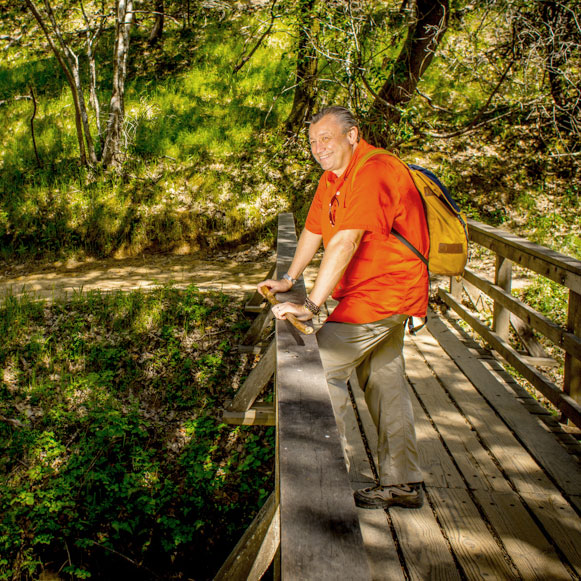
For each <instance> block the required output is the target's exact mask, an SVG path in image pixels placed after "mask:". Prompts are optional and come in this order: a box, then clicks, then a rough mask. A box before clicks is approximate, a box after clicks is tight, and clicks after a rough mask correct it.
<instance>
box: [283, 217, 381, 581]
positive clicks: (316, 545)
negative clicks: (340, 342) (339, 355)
mask: <svg viewBox="0 0 581 581" xmlns="http://www.w3.org/2000/svg"><path fill="white" fill-rule="evenodd" d="M294 245H296V234H295V231H294V222H293V219H292V215H291V214H282V215H281V216H280V218H279V235H278V258H279V260H278V262H277V272H286V270H287V269H288V263H289V262H290V260H292V255H293V252H294ZM301 293H302V296H301ZM285 295H286V296H285ZM285 295H283V298H282V299H281V300H289V299H290V300H293V299H294V300H301V298H304V295H305V291H304V284H297V285H295V286H294V287H293V289H292V292H291V293H285ZM287 297H288V299H287ZM276 340H277V366H276V392H277V423H278V454H277V458H278V467H277V470H278V475H279V487H280V517H281V541H280V568H281V578H282V579H301V580H309V579H312V580H317V581H320V580H326V579H332V580H333V581H335V580H336V579H338V578H340V579H352V580H365V579H370V578H371V576H370V571H369V565H368V563H367V558H366V555H365V549H364V546H363V538H362V535H361V530H360V527H359V520H358V517H357V512H356V510H355V503H354V500H353V492H352V490H351V486H350V483H349V477H348V474H347V470H346V468H345V461H344V458H343V452H342V449H341V443H340V441H339V432H338V430H337V425H336V422H335V417H334V415H333V408H332V404H331V400H330V396H329V390H328V388H327V382H326V379H325V375H324V371H323V366H322V363H321V358H320V356H319V350H318V346H317V341H316V338H315V336H314V335H300V334H299V332H298V331H296V329H294V328H293V327H292V326H290V325H289V324H288V323H287V322H286V321H279V320H277V321H276Z"/></svg>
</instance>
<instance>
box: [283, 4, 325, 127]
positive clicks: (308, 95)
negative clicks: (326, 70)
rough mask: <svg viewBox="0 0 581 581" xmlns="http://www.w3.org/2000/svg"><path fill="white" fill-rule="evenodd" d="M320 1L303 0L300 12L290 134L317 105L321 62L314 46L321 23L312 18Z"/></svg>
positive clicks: (289, 123)
mask: <svg viewBox="0 0 581 581" xmlns="http://www.w3.org/2000/svg"><path fill="white" fill-rule="evenodd" d="M316 4H317V0H301V2H300V8H299V18H298V24H299V40H298V46H297V69H296V74H295V84H296V86H295V93H294V99H293V106H292V110H291V112H290V115H289V116H288V118H287V120H286V122H285V125H286V130H287V131H288V132H289V133H297V132H298V131H299V130H300V128H301V127H302V126H303V125H304V123H305V121H306V120H307V119H308V118H309V117H310V116H311V112H312V110H313V107H314V105H315V96H316V85H317V69H318V58H317V52H316V50H315V42H316V41H317V37H318V34H319V21H318V20H317V19H314V18H313V12H314V10H315V8H316Z"/></svg>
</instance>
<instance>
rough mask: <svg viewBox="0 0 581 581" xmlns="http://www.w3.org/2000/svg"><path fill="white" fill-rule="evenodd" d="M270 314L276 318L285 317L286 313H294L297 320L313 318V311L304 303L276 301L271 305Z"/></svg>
mask: <svg viewBox="0 0 581 581" xmlns="http://www.w3.org/2000/svg"><path fill="white" fill-rule="evenodd" d="M272 314H273V315H274V316H275V317H276V318H277V319H286V315H288V314H291V315H294V316H295V317H296V318H297V319H298V320H299V321H310V320H311V319H312V318H313V313H311V311H309V309H307V307H305V305H297V304H296V303H278V305H274V306H273V307H272Z"/></svg>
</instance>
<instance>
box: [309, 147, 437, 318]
mask: <svg viewBox="0 0 581 581" xmlns="http://www.w3.org/2000/svg"><path fill="white" fill-rule="evenodd" d="M372 149H375V148H374V147H373V146H371V145H369V144H368V143H366V142H365V141H364V140H361V141H360V142H359V144H358V145H357V148H356V149H355V152H354V154H353V157H352V159H351V161H350V163H349V165H348V166H347V169H346V170H345V172H344V173H343V175H342V176H341V177H337V176H336V175H335V174H334V173H333V172H330V171H326V172H325V173H323V175H322V176H321V179H320V181H319V187H318V188H317V192H316V193H315V197H314V199H313V202H312V203H311V208H310V210H309V214H308V216H307V220H306V224H305V227H306V228H307V230H309V231H310V232H313V233H314V234H320V235H322V236H323V243H324V245H325V246H327V244H328V243H329V241H330V240H331V238H332V237H333V236H334V235H335V234H336V232H338V231H339V230H350V229H355V230H365V231H366V232H365V234H364V235H363V238H362V240H361V244H360V245H359V248H358V249H357V252H356V253H355V255H354V256H353V258H352V259H351V262H350V263H349V265H348V266H347V269H346V270H345V273H344V274H343V277H342V278H341V280H340V281H339V283H338V284H337V286H336V287H335V290H334V291H333V298H334V299H337V300H338V301H339V304H338V305H337V307H336V308H335V310H334V311H333V313H332V314H331V316H330V317H329V319H328V320H329V321H339V322H344V323H358V324H364V323H372V322H374V321H379V320H381V319H384V318H386V317H389V316H391V315H395V314H402V315H410V316H414V317H423V316H425V314H426V309H427V306H428V286H429V279H428V270H427V267H426V266H425V264H424V263H423V262H422V261H421V260H419V258H418V257H417V256H415V254H414V253H413V252H412V251H411V250H410V249H409V248H407V247H406V246H405V245H404V244H402V243H401V242H400V241H399V240H398V239H397V238H396V237H395V236H393V235H390V232H391V229H392V227H395V228H396V230H397V231H398V232H399V233H400V234H401V235H402V236H404V237H405V238H406V239H407V240H408V241H409V242H411V243H412V244H413V245H414V246H415V247H416V248H417V249H418V250H419V251H420V252H421V253H422V254H424V255H425V256H427V254H428V249H429V244H430V242H429V237H428V228H427V224H426V218H425V213H424V208H423V204H422V200H421V197H420V194H419V193H418V191H417V189H416V187H415V185H414V183H413V180H412V178H411V176H410V174H409V172H408V170H407V168H406V167H405V165H404V164H403V163H402V162H400V161H399V160H397V159H395V158H393V157H391V156H387V155H377V156H374V157H372V158H371V159H369V160H368V161H367V162H366V163H365V164H364V165H363V167H361V168H360V169H359V171H358V173H357V176H356V183H355V184H352V183H351V180H350V174H351V172H352V170H353V169H354V167H355V166H356V164H357V161H358V160H359V159H361V157H363V156H364V155H365V154H366V153H367V152H368V151H370V150H372ZM330 213H331V214H332V219H333V221H334V225H333V224H332V223H331V217H330Z"/></svg>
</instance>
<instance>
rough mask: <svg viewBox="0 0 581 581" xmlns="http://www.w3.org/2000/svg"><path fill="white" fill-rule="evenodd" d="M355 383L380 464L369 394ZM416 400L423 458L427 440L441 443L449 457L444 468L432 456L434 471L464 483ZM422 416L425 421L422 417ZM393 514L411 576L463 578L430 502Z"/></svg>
mask: <svg viewBox="0 0 581 581" xmlns="http://www.w3.org/2000/svg"><path fill="white" fill-rule="evenodd" d="M351 386H352V388H353V395H354V399H355V401H356V405H357V409H358V413H359V417H360V419H361V423H362V425H363V429H364V432H365V436H366V439H367V441H368V443H369V447H370V449H371V451H372V453H373V457H374V461H375V464H376V466H377V454H376V450H377V430H376V429H375V425H374V423H373V419H372V418H371V414H370V413H369V411H368V409H367V405H366V403H365V396H364V394H363V392H362V391H361V388H360V387H359V384H358V383H357V380H356V378H355V377H352V378H351ZM413 400H414V401H415V402H416V408H415V409H414V413H416V414H417V415H416V434H417V436H418V444H419V451H420V460H423V459H424V453H425V451H426V447H427V446H426V444H427V443H428V442H431V443H437V444H436V445H439V447H440V449H441V450H442V453H441V454H438V455H437V457H439V458H443V457H446V458H447V459H446V461H445V463H444V464H443V466H444V470H442V469H441V468H440V469H439V470H438V469H434V466H433V464H432V460H430V462H429V464H430V469H431V471H433V472H434V473H435V476H436V478H441V479H442V480H447V481H449V482H451V483H452V484H453V485H456V486H461V485H462V481H461V479H460V478H459V476H458V472H457V470H456V469H455V468H454V466H453V464H452V463H451V462H450V458H449V456H447V454H445V451H444V450H443V446H442V444H441V442H440V440H439V438H438V436H437V434H436V433H435V431H434V429H433V428H432V427H431V426H430V424H429V422H428V420H427V418H426V417H425V414H423V411H422V409H421V407H419V404H418V403H417V400H416V398H415V397H414V398H413ZM422 416H423V418H424V420H425V421H421V420H420V421H418V419H419V418H421V417H422ZM423 430H426V432H428V431H429V437H428V438H427V439H424V436H428V433H426V432H424V431H423ZM424 466H425V464H424V462H422V468H423V467H424ZM424 474H425V481H429V480H431V479H434V477H433V476H432V475H431V474H430V473H426V472H424ZM389 515H390V518H391V519H392V523H393V526H394V530H395V533H396V536H397V541H398V544H399V546H400V548H401V551H402V553H403V555H404V558H405V564H406V568H407V570H408V574H409V576H410V578H411V579H414V580H417V581H423V580H424V579H458V578H459V577H458V574H457V569H456V565H455V563H454V559H453V557H452V554H451V553H450V549H449V547H448V544H447V542H446V539H445V538H444V537H443V535H442V531H441V529H440V526H439V524H438V522H437V521H436V519H435V517H434V514H433V512H432V510H431V508H430V505H429V504H428V503H427V502H426V503H425V504H424V506H423V507H422V508H420V509H414V510H410V509H398V508H393V509H390V511H389Z"/></svg>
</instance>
